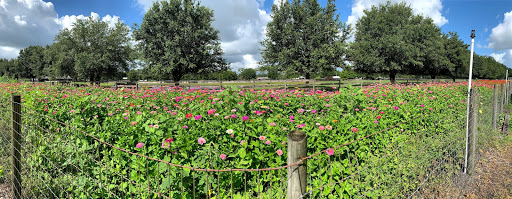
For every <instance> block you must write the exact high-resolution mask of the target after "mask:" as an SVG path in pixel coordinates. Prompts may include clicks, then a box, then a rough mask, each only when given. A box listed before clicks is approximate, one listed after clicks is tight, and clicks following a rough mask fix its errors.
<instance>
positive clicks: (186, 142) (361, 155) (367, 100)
mask: <svg viewBox="0 0 512 199" xmlns="http://www.w3.org/2000/svg"><path fill="white" fill-rule="evenodd" d="M475 85H477V88H478V89H479V90H480V92H481V95H482V96H490V93H491V89H489V88H490V87H491V86H489V83H486V82H477V83H475ZM466 91H467V83H443V84H440V83H429V84H419V85H375V86H368V87H363V88H362V89H360V88H354V87H347V88H341V89H339V90H338V91H335V92H328V91H319V90H317V91H307V90H300V89H293V90H288V91H285V90H261V91H253V90H233V89H227V90H200V89H190V90H183V89H181V88H174V87H173V88H154V89H141V90H130V89H120V90H114V89H104V88H99V87H84V88H72V87H60V86H47V85H43V84H28V83H17V84H0V95H1V99H0V102H1V105H2V107H1V108H2V111H3V112H5V113H8V112H9V110H10V101H9V100H10V96H11V95H13V94H20V95H22V106H23V107H24V108H23V124H24V133H26V136H25V139H26V142H27V143H28V144H26V146H27V148H26V149H25V150H24V154H25V155H26V159H25V161H26V164H27V165H30V168H32V169H33V170H34V171H37V172H40V174H39V178H36V179H33V180H28V182H27V183H28V184H29V186H32V187H29V188H30V189H32V190H33V194H34V197H37V196H39V195H40V194H45V193H46V194H48V190H45V189H44V187H45V185H42V183H43V182H45V180H48V182H47V183H46V186H50V187H52V188H54V191H53V192H54V194H55V195H57V196H62V197H74V198H89V197H92V198H157V196H159V195H158V194H157V193H162V194H163V195H166V196H168V197H170V198H181V197H182V193H183V194H184V197H186V198H192V197H193V195H192V194H194V196H195V197H198V198H205V197H207V196H210V197H212V198H230V195H231V194H233V195H235V198H236V197H242V196H244V194H245V196H247V195H249V197H251V196H256V195H257V194H258V193H260V192H262V193H261V195H262V197H264V198H276V197H278V194H283V190H280V189H282V184H283V182H282V179H281V178H279V174H280V173H279V172H280V171H274V172H266V173H261V175H260V174H259V172H253V173H247V172H231V174H229V173H230V172H226V173H225V174H217V173H207V172H198V171H195V172H194V171H192V170H191V169H186V168H185V169H184V168H180V167H175V166H171V165H169V164H166V163H164V162H169V163H172V164H176V165H183V166H185V167H191V168H195V169H205V168H207V169H214V170H217V169H230V168H233V169H234V168H239V169H243V168H244V169H257V168H258V169H262V168H278V167H281V166H285V165H287V162H286V157H287V134H288V133H289V132H291V131H294V130H300V131H304V132H305V133H306V135H307V139H308V144H307V145H308V155H310V154H315V153H317V152H322V157H323V160H322V161H318V160H313V161H309V162H308V167H309V166H311V168H312V169H310V170H313V171H312V172H313V173H312V174H310V175H311V176H312V178H315V176H316V177H317V178H315V179H319V180H320V181H318V180H311V185H308V188H313V189H314V188H315V186H318V185H321V183H320V182H322V180H323V181H324V182H327V181H329V179H323V177H322V176H323V175H325V174H327V173H328V172H330V177H331V178H333V177H334V178H340V177H341V176H348V175H350V174H352V173H354V170H355V169H354V168H353V167H352V168H351V167H350V166H349V165H352V163H353V161H358V165H359V166H363V165H365V162H366V163H369V162H371V161H372V160H377V159H378V158H377V157H382V154H386V153H392V152H391V149H394V148H393V147H391V146H398V144H400V143H403V142H405V141H406V140H408V138H409V137H411V136H412V137H417V136H418V135H420V134H421V136H423V137H424V138H437V137H439V138H441V137H443V135H441V134H443V132H448V131H450V130H456V129H457V130H461V129H462V130H463V129H464V128H465V127H464V126H463V125H464V123H455V122H453V121H463V120H464V118H465V112H466ZM3 115H5V116H4V117H5V118H7V119H8V117H9V114H3ZM425 115H429V116H428V117H427V116H425ZM5 118H4V119H5ZM440 118H445V121H441V122H440V121H439V119H440ZM450 118H451V119H450ZM7 121H9V120H7ZM404 121H411V122H404ZM436 122H437V123H436ZM399 123H401V124H399ZM434 123H436V124H438V125H436V129H438V128H439V129H441V130H434V131H430V130H425V129H427V128H419V127H418V125H419V126H420V127H426V126H428V125H429V124H434ZM397 124H399V125H397ZM439 124H440V125H439ZM454 124H460V126H457V125H454ZM394 125H396V126H394ZM391 126H394V127H395V128H390V129H388V130H386V129H387V128H388V127H391ZM383 130H386V131H384V133H383V134H379V136H377V137H375V136H370V135H372V134H374V133H375V132H379V131H383ZM82 132H86V133H87V134H89V135H90V136H88V135H85V134H84V133H82ZM446 136H447V137H445V138H448V137H449V138H450V139H452V140H455V139H459V138H460V137H459V136H460V135H457V136H455V137H453V136H452V135H451V134H450V135H449V134H446ZM92 137H95V138H97V139H99V140H101V141H103V142H106V143H110V144H111V145H112V146H114V147H117V148H122V149H125V150H126V151H130V152H134V153H138V154H142V155H144V156H147V157H151V158H154V159H157V160H162V161H164V162H159V161H153V160H148V159H147V158H142V157H140V156H135V155H132V154H129V153H126V152H123V151H120V150H117V149H114V148H113V147H112V146H109V145H105V144H102V143H100V142H98V141H97V140H95V139H94V138H92ZM358 139H360V140H361V141H358V142H355V143H353V144H350V145H346V146H343V147H339V148H335V147H336V146H339V145H343V144H345V143H348V142H351V141H354V140H358ZM461 142H463V140H461ZM445 144H446V143H445ZM29 146H30V147H29ZM409 146H410V147H416V146H419V145H414V144H410V145H409ZM347 151H348V152H347ZM351 154H353V155H355V156H352V159H351V158H350V157H349V156H350V155H351ZM438 155H442V153H441V152H439V154H438ZM347 157H348V158H347ZM433 157H434V156H433ZM372 158H373V159H372ZM434 158H437V156H435V157H434ZM459 158H460V157H459ZM338 160H339V161H338ZM331 161H332V162H336V163H331ZM425 161H427V160H425ZM328 164H329V168H332V170H330V171H327V169H326V168H327V165H328ZM386 164H387V165H386V166H385V168H387V169H388V170H393V169H396V170H398V167H394V166H393V165H399V164H400V163H399V162H398V160H397V161H396V162H393V161H388V162H387V163H386ZM366 166H368V165H366ZM315 168H319V169H318V170H315ZM381 168H384V166H383V167H381ZM401 171H402V170H401ZM403 171H407V172H411V171H412V170H407V169H406V170H403ZM282 174H283V173H281V175H282ZM26 175H29V173H26ZM284 175H286V170H284ZM256 178H257V180H255V179H256ZM379 179H381V180H386V178H379ZM244 181H245V182H244ZM246 181H249V182H246ZM285 181H286V180H285ZM370 181H371V180H370ZM50 182H51V183H50ZM390 182H391V181H390ZM390 182H380V183H383V184H389V183H390ZM37 185H39V188H38V187H36V186H37ZM210 186H211V187H210ZM280 186H281V188H280ZM144 187H146V188H144ZM230 187H231V188H230ZM370 187H371V186H370ZM398 188H400V187H398ZM409 188H411V187H409ZM412 188H416V187H412ZM55 190H56V191H55ZM141 190H142V191H141ZM190 190H193V193H192V191H190ZM272 190H274V191H272ZM362 190H367V191H368V190H373V189H368V187H366V185H364V186H363V185H362V184H361V186H358V183H352V184H351V183H350V182H348V181H347V182H342V183H340V184H337V185H334V186H327V187H326V188H325V189H322V191H318V192H317V193H316V194H326V195H335V194H337V195H338V196H342V195H343V196H345V197H350V196H353V195H354V194H357V193H358V192H361V191H362ZM402 191H404V190H400V191H399V192H402ZM405 191H407V190H405ZM320 192H325V193H320ZM371 192H372V194H374V195H371V194H369V195H367V196H370V197H379V196H383V195H385V194H395V193H389V192H386V191H382V190H380V191H371ZM284 194H285V192H284ZM114 196H118V197H114Z"/></svg>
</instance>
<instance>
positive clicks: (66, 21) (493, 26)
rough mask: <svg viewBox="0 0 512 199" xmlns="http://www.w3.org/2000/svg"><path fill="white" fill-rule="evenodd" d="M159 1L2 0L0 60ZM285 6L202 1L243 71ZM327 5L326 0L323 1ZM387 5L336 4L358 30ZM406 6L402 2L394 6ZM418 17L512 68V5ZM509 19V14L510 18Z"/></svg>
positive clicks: (131, 15)
mask: <svg viewBox="0 0 512 199" xmlns="http://www.w3.org/2000/svg"><path fill="white" fill-rule="evenodd" d="M153 1H154V0H107V1H105V0H88V1H83V0H80V1H78V0H0V58H14V57H16V56H17V54H18V51H19V50H20V49H22V48H25V47H28V46H29V45H46V44H50V43H51V42H52V40H53V38H54V36H55V35H56V34H57V33H58V31H60V30H61V29H63V28H70V27H71V25H72V23H73V22H74V21H76V19H78V18H85V17H87V16H93V17H98V18H100V19H102V20H104V21H109V22H115V21H117V20H121V21H123V22H124V23H126V24H127V25H129V26H130V27H131V26H132V25H133V24H134V23H137V24H140V23H141V22H142V18H143V17H144V13H145V12H146V10H147V9H149V7H150V6H151V4H152V2H153ZM280 1H282V0H203V1H202V4H203V5H206V6H209V7H210V8H212V9H213V10H214V12H215V18H216V21H215V22H214V23H213V25H214V26H215V27H216V28H217V29H219V30H220V38H221V47H222V48H223V50H224V52H225V58H226V59H227V60H228V62H230V63H232V68H233V69H234V70H236V69H238V68H246V67H251V68H255V67H257V66H258V64H257V62H258V61H259V60H260V59H261V55H260V48H261V46H260V45H259V43H258V42H259V41H261V40H262V39H263V38H264V29H265V25H266V23H268V21H270V20H271V17H270V14H271V13H270V12H271V6H272V5H273V4H274V3H278V2H280ZM319 2H320V4H321V5H325V4H326V2H327V0H319ZM385 2H386V0H337V1H336V5H337V9H338V12H339V15H340V19H341V20H342V21H344V22H347V23H349V24H354V23H355V22H356V21H357V19H358V18H359V17H361V16H363V15H364V13H363V10H364V9H369V8H371V6H372V5H378V4H379V3H385ZM391 2H402V0H391ZM405 2H406V3H407V4H409V5H410V6H411V8H413V11H414V12H415V13H416V14H423V15H426V16H429V17H431V18H433V19H434V22H435V23H436V24H437V25H438V26H440V27H441V30H442V31H443V32H448V31H455V32H458V33H459V35H460V36H461V39H463V40H464V41H465V42H466V43H468V44H469V43H470V37H469V35H470V33H471V29H475V30H476V34H477V37H476V39H475V52H476V53H478V54H480V55H488V56H493V57H495V59H496V60H498V61H499V62H501V63H504V64H505V65H507V66H508V67H511V68H512V0H487V1H486V0H406V1H405ZM506 13H509V14H508V15H507V14H506Z"/></svg>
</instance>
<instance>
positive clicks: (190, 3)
mask: <svg viewBox="0 0 512 199" xmlns="http://www.w3.org/2000/svg"><path fill="white" fill-rule="evenodd" d="M212 21H213V11H212V10H211V9H209V8H207V7H205V6H202V5H200V3H196V2H195V1H194V0H170V1H157V2H155V3H154V4H153V7H151V9H149V10H148V12H147V13H146V14H145V15H144V19H143V21H142V24H141V25H140V27H136V28H135V30H134V36H135V39H136V40H137V42H138V44H139V45H138V47H139V50H140V51H141V54H142V59H143V61H144V62H145V64H146V67H147V68H148V69H149V71H150V72H151V73H153V74H158V77H157V78H162V79H163V78H172V79H173V80H174V81H175V82H179V81H180V80H181V78H182V77H183V75H185V74H187V73H208V72H215V71H220V70H223V69H226V68H227V64H226V63H225V60H224V59H223V58H222V55H223V52H222V49H221V48H220V43H219V36H218V34H219V31H218V30H216V29H215V28H213V27H212V25H211V22H212Z"/></svg>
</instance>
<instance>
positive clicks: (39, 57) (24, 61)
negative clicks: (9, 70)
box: [14, 46, 48, 79]
mask: <svg viewBox="0 0 512 199" xmlns="http://www.w3.org/2000/svg"><path fill="white" fill-rule="evenodd" d="M46 67H48V64H47V63H45V60H44V48H43V47H41V46H29V47H27V48H25V49H22V50H21V51H20V54H19V56H18V59H17V64H16V67H15V72H14V73H15V76H17V77H21V78H31V79H33V78H36V77H43V76H45V75H46V74H44V73H43V72H44V71H45V68H46Z"/></svg>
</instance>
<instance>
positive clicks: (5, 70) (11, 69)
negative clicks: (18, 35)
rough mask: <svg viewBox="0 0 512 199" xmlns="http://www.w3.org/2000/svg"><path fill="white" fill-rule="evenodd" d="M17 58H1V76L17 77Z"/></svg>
mask: <svg viewBox="0 0 512 199" xmlns="http://www.w3.org/2000/svg"><path fill="white" fill-rule="evenodd" d="M15 67H16V60H15V59H11V60H8V59H0V76H9V77H15V74H14V73H15Z"/></svg>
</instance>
